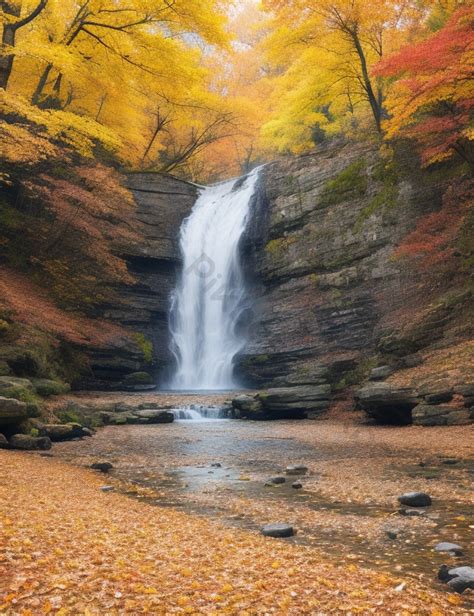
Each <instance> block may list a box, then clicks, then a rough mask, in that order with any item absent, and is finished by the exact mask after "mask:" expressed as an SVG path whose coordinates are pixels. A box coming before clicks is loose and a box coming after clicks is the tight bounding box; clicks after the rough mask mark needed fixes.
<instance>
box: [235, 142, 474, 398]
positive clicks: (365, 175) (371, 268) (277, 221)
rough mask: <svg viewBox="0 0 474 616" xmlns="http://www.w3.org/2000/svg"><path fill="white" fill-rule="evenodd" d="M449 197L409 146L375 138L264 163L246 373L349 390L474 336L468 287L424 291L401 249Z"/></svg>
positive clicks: (252, 243)
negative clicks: (385, 153) (382, 148)
mask: <svg viewBox="0 0 474 616" xmlns="http://www.w3.org/2000/svg"><path fill="white" fill-rule="evenodd" d="M441 195H442V184H440V182H439V181H437V180H436V178H435V177H433V175H431V174H429V173H427V172H422V171H421V170H420V169H419V164H418V163H417V161H416V159H415V158H414V157H413V155H412V154H411V153H410V152H409V151H405V152H404V153H398V154H397V155H396V156H395V158H394V159H391V161H390V162H387V161H386V160H384V159H382V158H381V157H380V153H379V150H378V148H376V147H370V146H367V145H360V144H353V143H334V142H333V143H329V144H327V145H323V146H321V147H319V148H318V151H317V153H314V154H309V155H306V156H300V157H294V158H287V159H285V160H282V161H277V162H274V163H271V164H269V165H267V166H265V167H264V169H263V170H262V176H261V182H260V190H259V194H258V195H257V196H256V199H255V204H254V208H253V212H254V214H253V216H254V219H253V220H252V221H251V223H250V225H249V233H248V235H247V238H246V241H245V246H244V253H245V258H246V264H247V270H248V272H249V273H251V272H253V274H252V276H253V277H252V280H253V289H252V294H253V297H254V305H253V313H254V317H253V322H252V325H251V333H250V336H249V343H248V346H247V349H246V353H245V354H244V355H242V356H241V357H240V359H239V365H238V369H239V374H240V376H241V378H242V379H243V381H244V382H246V383H248V384H252V385H253V386H255V385H256V386H258V387H275V386H277V387H279V386H291V385H307V384H323V383H330V384H331V385H332V387H333V390H335V391H338V390H343V389H344V388H345V387H348V386H350V385H356V384H360V383H361V382H363V381H364V379H365V378H366V377H367V376H368V375H369V374H370V371H371V369H373V368H376V367H377V366H382V365H383V366H385V365H386V364H388V367H386V368H384V369H385V371H386V372H387V376H388V373H389V372H392V371H394V370H401V369H408V368H412V367H415V366H417V365H419V364H420V363H421V362H422V361H423V358H422V357H421V355H420V354H419V353H418V352H419V351H421V350H423V349H426V348H428V347H430V346H431V347H432V346H433V345H434V346H435V347H436V345H437V346H438V347H442V346H443V345H445V346H446V345H449V344H455V342H456V341H459V340H463V339H465V338H467V337H468V336H469V334H471V335H472V332H468V331H466V328H465V327H464V329H463V326H462V325H460V323H462V322H463V318H464V323H466V322H469V318H468V317H467V318H466V310H468V311H469V308H468V301H467V295H468V294H466V292H465V289H460V290H459V292H455V293H454V295H453V294H451V295H450V296H449V298H446V297H444V296H443V294H442V292H441V290H440V289H437V288H436V289H432V290H431V292H427V288H426V285H422V284H421V283H420V276H419V273H418V272H417V271H416V269H415V268H414V267H413V265H410V264H409V263H407V262H406V261H404V260H397V259H395V258H394V251H395V249H396V247H397V245H398V244H399V243H400V241H401V240H402V239H403V238H404V237H405V236H406V235H407V233H409V232H410V231H411V230H413V228H414V227H415V225H416V222H417V220H418V219H419V218H420V216H423V215H426V214H427V213H429V212H432V211H435V210H438V209H439V208H440V205H441ZM256 230H258V232H257V233H256ZM435 378H436V379H438V378H439V375H437V376H435Z"/></svg>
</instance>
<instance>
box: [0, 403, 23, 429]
mask: <svg viewBox="0 0 474 616" xmlns="http://www.w3.org/2000/svg"><path fill="white" fill-rule="evenodd" d="M27 418H28V408H27V405H26V404H25V403H24V402H21V401H20V400H15V398H3V397H0V426H8V425H14V424H17V423H20V422H21V421H24V420H25V419H27Z"/></svg>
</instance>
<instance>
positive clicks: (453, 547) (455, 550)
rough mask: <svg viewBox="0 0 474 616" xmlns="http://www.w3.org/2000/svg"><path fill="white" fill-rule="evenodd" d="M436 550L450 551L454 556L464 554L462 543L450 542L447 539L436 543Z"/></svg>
mask: <svg viewBox="0 0 474 616" xmlns="http://www.w3.org/2000/svg"><path fill="white" fill-rule="evenodd" d="M435 551H436V552H448V554H451V555H452V556H463V551H462V548H461V546H460V545H457V544H456V543H449V542H447V541H442V542H441V543H438V544H437V545H435Z"/></svg>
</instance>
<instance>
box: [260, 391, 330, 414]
mask: <svg viewBox="0 0 474 616" xmlns="http://www.w3.org/2000/svg"><path fill="white" fill-rule="evenodd" d="M330 395H331V386H330V385H300V386H296V387H277V388H275V389H267V390H266V391H263V392H260V393H258V394H257V400H259V401H260V402H261V403H262V407H263V410H264V411H265V412H266V413H267V414H269V415H270V416H273V417H275V418H289V419H297V418H304V417H307V416H308V413H311V414H312V415H314V414H315V413H316V414H319V413H322V412H323V411H325V410H326V409H327V408H328V406H329V397H330Z"/></svg>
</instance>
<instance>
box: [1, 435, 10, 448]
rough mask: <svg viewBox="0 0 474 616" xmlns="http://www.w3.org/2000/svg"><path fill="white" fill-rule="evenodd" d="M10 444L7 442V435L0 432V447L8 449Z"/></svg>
mask: <svg viewBox="0 0 474 616" xmlns="http://www.w3.org/2000/svg"><path fill="white" fill-rule="evenodd" d="M9 447H10V445H9V444H8V441H7V437H6V436H4V435H3V434H0V449H8V448H9Z"/></svg>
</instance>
